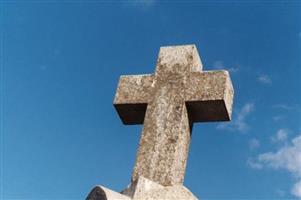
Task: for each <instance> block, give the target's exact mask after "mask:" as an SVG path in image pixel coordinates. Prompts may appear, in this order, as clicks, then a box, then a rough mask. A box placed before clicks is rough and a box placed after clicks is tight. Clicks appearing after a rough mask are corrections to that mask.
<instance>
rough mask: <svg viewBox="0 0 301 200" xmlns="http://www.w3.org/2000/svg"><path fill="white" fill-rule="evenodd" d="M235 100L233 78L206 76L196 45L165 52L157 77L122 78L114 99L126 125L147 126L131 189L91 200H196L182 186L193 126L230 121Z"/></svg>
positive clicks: (94, 194)
mask: <svg viewBox="0 0 301 200" xmlns="http://www.w3.org/2000/svg"><path fill="white" fill-rule="evenodd" d="M233 95H234V90H233V87H232V83H231V80H230V77H229V73H228V72H227V71H224V70H220V71H203V66H202V63H201V60H200V57H199V55H198V51H197V48H196V46H195V45H183V46H168V47H161V48H160V52H159V56H158V60H157V65H156V70H155V73H154V74H145V75H129V76H121V77H120V80H119V84H118V87H117V91H116V95H115V99H114V106H115V108H116V110H117V112H118V114H119V116H120V118H121V119H122V121H123V123H124V124H144V126H143V131H142V135H141V139H140V143H139V149H138V153H137V159H136V163H135V167H134V170H133V174H132V179H131V184H130V185H129V187H128V188H126V189H125V190H124V191H122V192H121V193H122V194H120V193H116V192H113V191H111V190H109V189H107V188H105V187H102V186H96V187H95V188H94V189H93V190H92V191H91V192H90V194H89V196H88V197H87V199H88V200H111V199H114V200H117V199H120V200H127V199H129V198H130V199H133V200H136V199H137V200H138V199H139V200H151V199H152V200H174V199H179V200H180V199H183V200H184V199H185V200H195V199H197V198H196V197H195V196H194V195H193V194H192V193H191V192H190V191H189V190H188V189H187V188H185V187H184V186H183V185H182V184H183V181H184V175H185V168H186V161H187V156H188V151H189V144H190V136H191V132H192V126H193V123H194V122H208V121H228V120H230V119H231V113H232V103H233Z"/></svg>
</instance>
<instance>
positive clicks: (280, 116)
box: [272, 115, 286, 122]
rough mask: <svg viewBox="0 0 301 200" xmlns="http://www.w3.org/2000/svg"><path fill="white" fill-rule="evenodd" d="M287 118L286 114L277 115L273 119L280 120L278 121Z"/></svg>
mask: <svg viewBox="0 0 301 200" xmlns="http://www.w3.org/2000/svg"><path fill="white" fill-rule="evenodd" d="M285 118H286V116H284V115H275V116H274V117H273V118H272V119H273V120H274V121H275V122H278V121H281V120H284V119H285Z"/></svg>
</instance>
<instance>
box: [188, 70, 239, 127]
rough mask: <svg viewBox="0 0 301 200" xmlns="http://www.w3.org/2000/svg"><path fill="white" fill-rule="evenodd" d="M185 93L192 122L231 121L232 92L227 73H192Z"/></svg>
mask: <svg viewBox="0 0 301 200" xmlns="http://www.w3.org/2000/svg"><path fill="white" fill-rule="evenodd" d="M185 91H186V94H185V100H186V106H187V110H188V114H189V119H190V120H191V121H192V122H208V121H229V120H230V119H231V114H232V104H233V95H234V90H233V86H232V83H231V79H230V76H229V73H228V72H227V71H223V70H222V71H207V72H205V71H204V72H193V73H191V74H190V75H189V77H188V79H187V84H186V90H185Z"/></svg>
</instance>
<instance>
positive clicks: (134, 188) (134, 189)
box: [86, 177, 198, 200]
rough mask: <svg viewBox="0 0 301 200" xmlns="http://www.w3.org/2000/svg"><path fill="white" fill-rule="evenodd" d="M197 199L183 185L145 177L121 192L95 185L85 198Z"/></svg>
mask: <svg viewBox="0 0 301 200" xmlns="http://www.w3.org/2000/svg"><path fill="white" fill-rule="evenodd" d="M117 199H118V200H175V199H185V200H198V199H197V198H196V197H195V196H194V195H193V194H192V193H191V192H190V191H189V190H188V189H187V188H186V187H185V186H183V185H174V186H162V185H160V184H158V183H155V182H153V181H151V180H149V179H147V178H144V177H139V178H138V179H137V180H136V181H135V182H133V183H131V184H130V185H129V186H128V187H127V188H126V189H125V190H123V191H122V192H121V193H118V192H114V191H112V190H110V189H108V188H106V187H103V186H96V187H94V188H93V189H92V191H91V192H90V193H89V195H88V197H87V198H86V200H117Z"/></svg>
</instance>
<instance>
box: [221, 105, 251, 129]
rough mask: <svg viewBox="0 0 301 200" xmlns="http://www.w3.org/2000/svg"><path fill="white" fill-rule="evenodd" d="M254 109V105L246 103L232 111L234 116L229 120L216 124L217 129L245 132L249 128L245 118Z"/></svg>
mask: <svg viewBox="0 0 301 200" xmlns="http://www.w3.org/2000/svg"><path fill="white" fill-rule="evenodd" d="M254 109H255V106H254V104H253V103H246V104H245V105H244V106H243V107H242V108H241V109H240V110H238V111H237V112H236V113H234V118H233V120H232V121H231V122H228V123H221V124H219V125H218V126H217V129H225V130H230V131H238V132H246V131H247V130H248V129H249V125H248V124H247V122H246V118H247V117H248V115H249V114H250V113H251V112H253V111H254Z"/></svg>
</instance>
